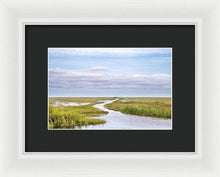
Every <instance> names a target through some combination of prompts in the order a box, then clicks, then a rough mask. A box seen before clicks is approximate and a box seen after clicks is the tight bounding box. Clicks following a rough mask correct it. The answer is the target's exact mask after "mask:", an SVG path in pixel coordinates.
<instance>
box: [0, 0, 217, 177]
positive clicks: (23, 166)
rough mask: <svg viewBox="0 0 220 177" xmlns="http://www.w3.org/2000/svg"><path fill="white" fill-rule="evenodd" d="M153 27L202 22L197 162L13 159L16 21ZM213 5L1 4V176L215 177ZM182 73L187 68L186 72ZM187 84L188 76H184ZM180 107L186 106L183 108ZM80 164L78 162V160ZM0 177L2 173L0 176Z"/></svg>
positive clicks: (160, 1)
mask: <svg viewBox="0 0 220 177" xmlns="http://www.w3.org/2000/svg"><path fill="white" fill-rule="evenodd" d="M20 18H43V20H45V18H46V19H48V18H51V19H50V21H52V20H57V19H65V20H69V21H71V20H73V21H78V22H81V21H84V22H88V21H103V22H114V21H133V22H141V21H142V22H143V21H149V20H150V21H154V19H155V20H157V21H158V19H160V20H159V21H163V19H177V21H178V19H201V20H202V30H201V37H202V38H201V44H200V45H201V46H200V47H201V48H200V51H201V55H200V56H199V63H198V66H200V67H199V72H200V73H199V78H198V80H199V81H201V82H199V84H200V85H199V90H200V92H198V91H197V93H198V94H199V98H200V99H199V102H198V103H197V105H200V106H201V107H200V110H199V117H198V118H199V121H200V122H201V123H202V124H201V125H202V127H201V128H202V129H201V133H202V134H201V135H202V136H201V137H202V138H201V141H200V143H201V144H200V145H201V146H200V148H201V154H202V156H201V158H194V157H187V158H185V156H182V157H178V158H176V157H174V156H172V155H171V156H169V157H168V158H167V156H162V155H161V156H160V155H159V156H156V157H155V156H151V155H147V156H146V155H145V156H144V155H143V156H142V157H140V156H118V157H115V156H114V155H110V156H95V155H92V156H89V157H88V156H74V157H73V156H68V155H67V156H66V157H64V158H63V156H62V158H59V157H55V158H53V157H51V158H53V160H51V158H48V157H46V158H42V157H40V158H37V157H35V158H27V159H18V156H17V154H18V144H19V142H18V139H19V137H18V115H19V113H20V108H21V105H19V103H20V102H19V94H20V93H21V90H19V82H20V81H19V79H20V78H19V62H20V61H19V57H18V56H19V51H18V50H19V41H18V39H19V29H18V28H19V23H18V22H19V21H18V20H19V19H20ZM219 33H220V6H219V1H214V0H93V1H91V0H90V1H89V0H77V1H76V0H62V1H61V0H0V174H2V176H73V175H75V176H120V177H121V176H154V177H155V176H175V177H176V176H220V173H219V168H217V167H218V166H220V163H219V162H218V161H219V160H218V159H220V155H219V149H220V114H219V110H220V55H219V50H220V34H219ZM186 72H187V68H186ZM186 79H187V78H186ZM186 107H187V105H186ZM80 158H81V159H80ZM0 176H1V175H0Z"/></svg>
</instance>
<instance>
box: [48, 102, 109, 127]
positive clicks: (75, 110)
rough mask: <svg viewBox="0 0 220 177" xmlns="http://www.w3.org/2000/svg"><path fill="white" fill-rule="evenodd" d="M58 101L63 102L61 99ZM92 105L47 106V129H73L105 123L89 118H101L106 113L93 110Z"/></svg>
mask: <svg viewBox="0 0 220 177" xmlns="http://www.w3.org/2000/svg"><path fill="white" fill-rule="evenodd" d="M60 100H61V101H63V100H62V99H60ZM83 101H84V100H83ZM85 102H86V101H85ZM93 105H94V104H89V105H83V106H59V107H53V106H52V105H49V129H57V128H58V129H62V128H63V129H64V128H69V129H71V128H73V129H74V128H75V127H76V126H78V127H80V126H87V125H96V124H104V123H105V122H106V121H105V120H104V119H96V118H90V117H92V116H93V117H95V116H101V115H103V114H107V113H108V112H105V111H102V110H99V109H97V108H94V107H92V106H93Z"/></svg>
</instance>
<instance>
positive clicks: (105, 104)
mask: <svg viewBox="0 0 220 177" xmlns="http://www.w3.org/2000/svg"><path fill="white" fill-rule="evenodd" d="M195 33H196V29H195V25H50V26H48V25H25V78H26V79H25V95H26V97H25V99H26V100H25V112H26V114H25V151H26V152H194V153H195V152H196V151H195V144H196V139H195V47H196V46H195ZM186 68H187V73H186V72H185V69H186ZM186 78H187V79H186ZM183 88H184V89H183ZM185 105H187V111H185V109H186V107H185ZM39 110H41V111H39ZM186 127H187V132H186V131H185V128H186ZM42 135H43V136H42ZM52 136H53V138H51V137H52ZM70 139H73V140H74V141H69V140H70ZM100 139H101V140H102V141H100ZM143 139H144V140H145V141H143ZM57 142H60V143H61V144H62V146H56V144H57ZM92 142H93V143H92ZM164 142H167V143H164ZM36 143H37V144H38V146H36ZM149 144H150V145H149Z"/></svg>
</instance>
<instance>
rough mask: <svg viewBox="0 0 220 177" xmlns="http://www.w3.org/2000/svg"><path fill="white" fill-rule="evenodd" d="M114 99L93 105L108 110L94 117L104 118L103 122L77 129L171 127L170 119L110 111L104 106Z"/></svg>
mask: <svg viewBox="0 0 220 177" xmlns="http://www.w3.org/2000/svg"><path fill="white" fill-rule="evenodd" d="M114 101H116V100H107V101H106V100H105V101H104V103H100V104H96V105H94V107H96V108H98V109H101V110H103V111H108V114H107V115H103V116H100V117H95V118H97V119H105V120H106V123H105V124H98V125H89V126H82V127H80V128H78V129H90V130H95V129H120V130H122V129H148V130H150V129H154V130H155V129H166V130H168V129H169V130H171V129H172V120H171V119H158V118H151V117H144V116H136V115H129V114H123V113H121V112H119V111H112V110H109V109H107V108H105V107H104V105H105V104H109V103H112V102H114Z"/></svg>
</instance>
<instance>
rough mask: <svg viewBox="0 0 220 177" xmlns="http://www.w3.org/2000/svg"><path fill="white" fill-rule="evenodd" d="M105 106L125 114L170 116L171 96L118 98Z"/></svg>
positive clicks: (157, 116) (156, 116)
mask: <svg viewBox="0 0 220 177" xmlns="http://www.w3.org/2000/svg"><path fill="white" fill-rule="evenodd" d="M105 106H106V108H108V109H112V110H115V111H120V112H122V113H125V114H133V115H140V116H149V117H155V118H167V119H170V118H171V98H149V97H148V98H147V97H142V98H141V97H139V98H120V99H119V100H117V101H115V102H113V103H110V104H107V105H105Z"/></svg>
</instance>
